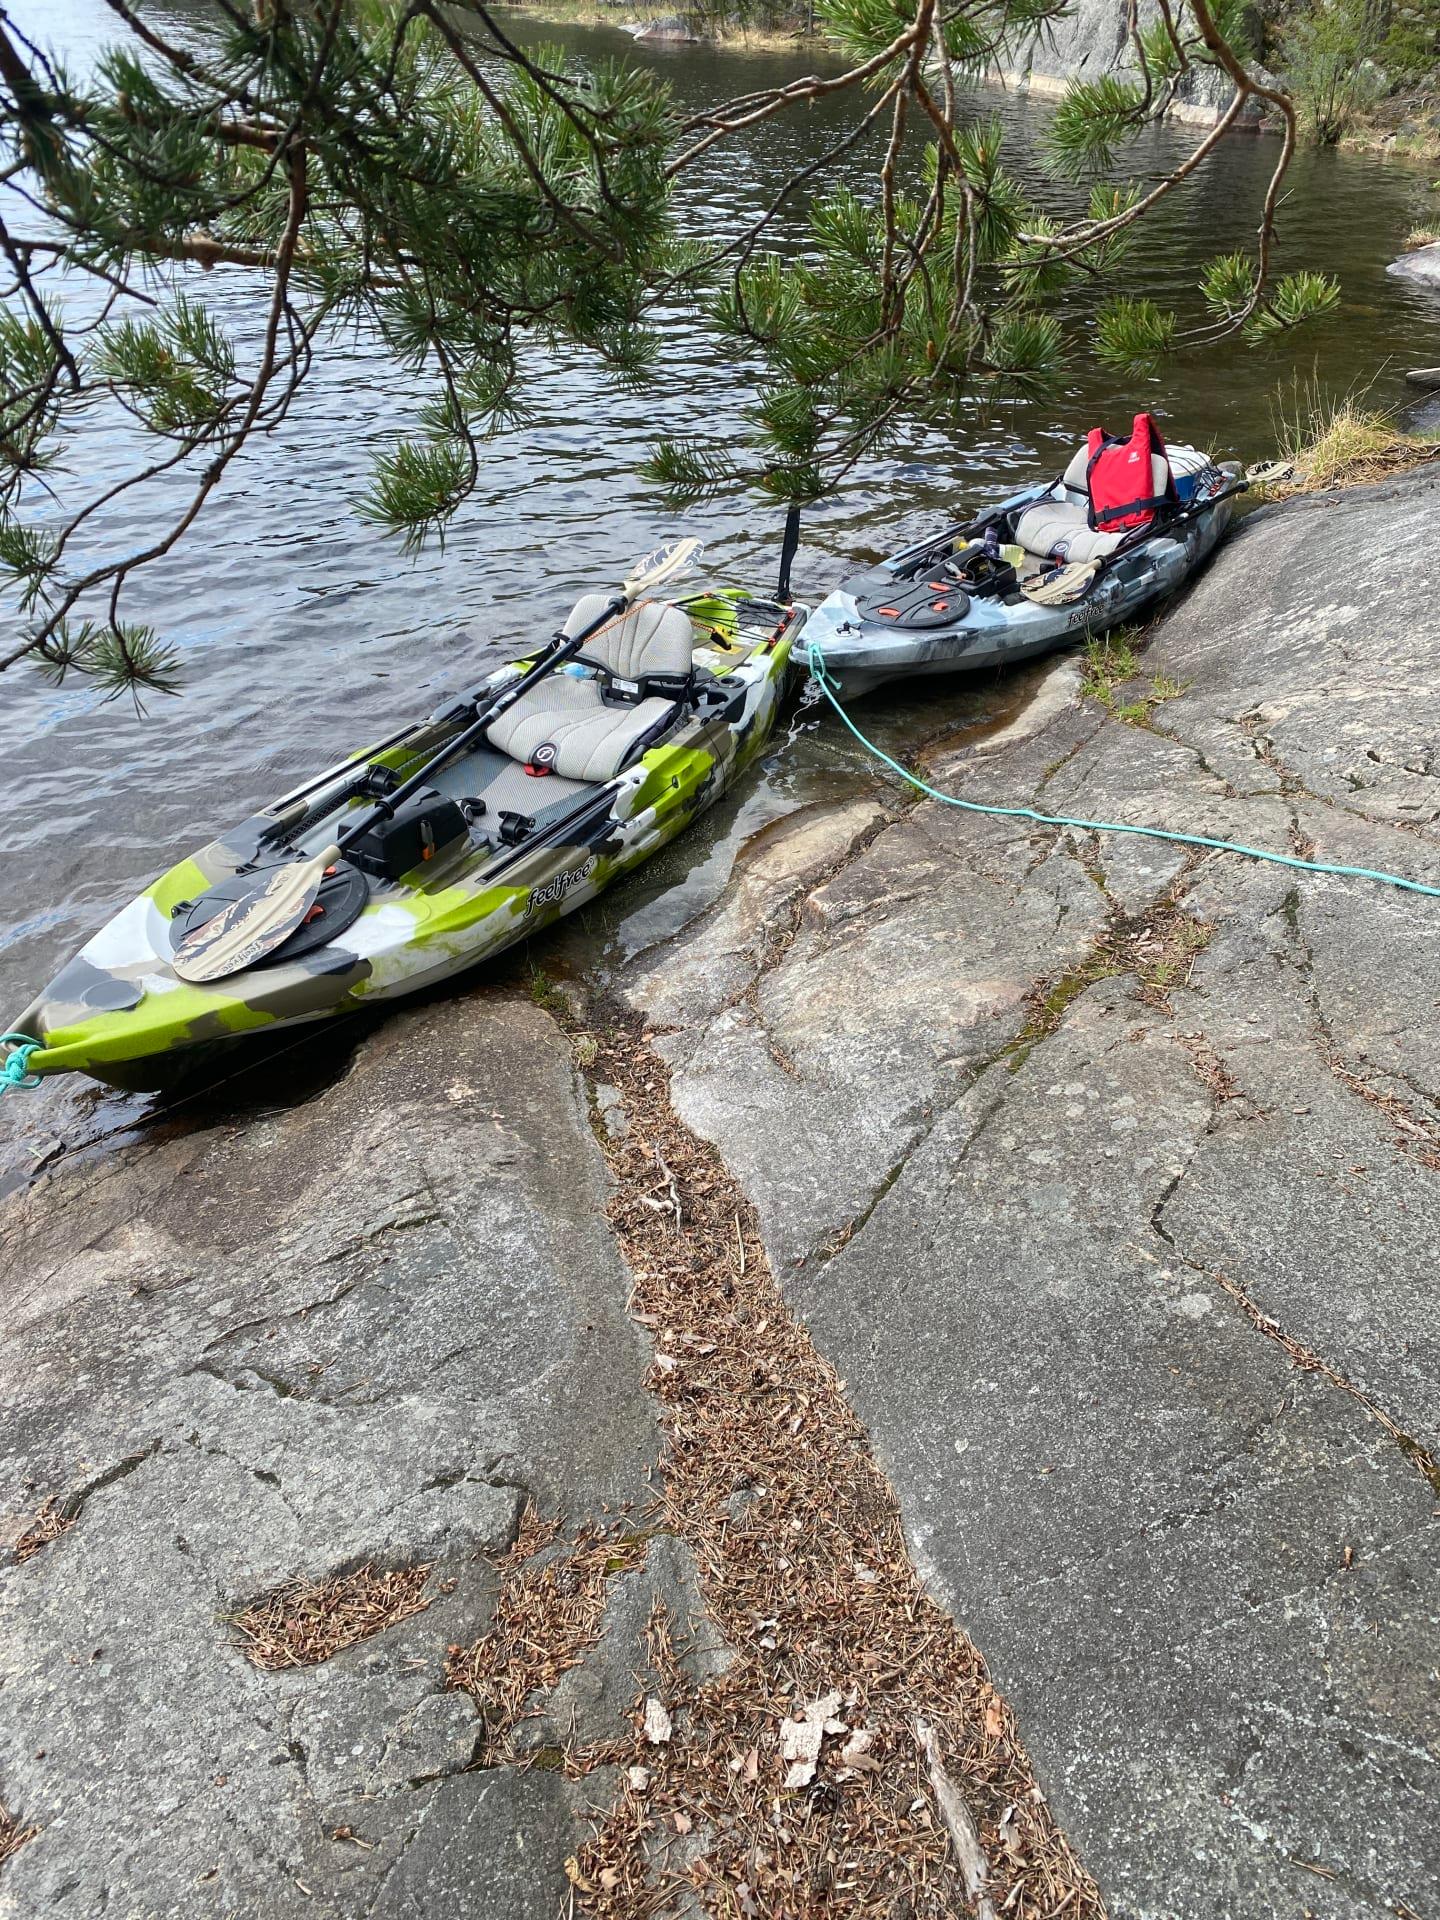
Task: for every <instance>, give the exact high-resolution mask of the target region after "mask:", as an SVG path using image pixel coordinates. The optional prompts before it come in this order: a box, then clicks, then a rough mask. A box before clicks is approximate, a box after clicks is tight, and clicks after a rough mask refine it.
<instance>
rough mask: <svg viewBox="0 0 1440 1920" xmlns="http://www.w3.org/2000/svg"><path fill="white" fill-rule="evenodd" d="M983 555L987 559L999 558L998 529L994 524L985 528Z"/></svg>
mask: <svg viewBox="0 0 1440 1920" xmlns="http://www.w3.org/2000/svg"><path fill="white" fill-rule="evenodd" d="M985 557H986V559H987V560H998V559H999V558H1000V529H999V528H998V527H996V526H989V527H986V529H985Z"/></svg>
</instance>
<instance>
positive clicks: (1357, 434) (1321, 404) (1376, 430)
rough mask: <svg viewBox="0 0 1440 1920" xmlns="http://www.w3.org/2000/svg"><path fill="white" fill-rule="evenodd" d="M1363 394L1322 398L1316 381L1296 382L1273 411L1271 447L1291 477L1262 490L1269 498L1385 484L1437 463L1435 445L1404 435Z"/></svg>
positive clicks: (1438, 449) (1439, 450) (1439, 444)
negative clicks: (1368, 483) (1286, 464)
mask: <svg viewBox="0 0 1440 1920" xmlns="http://www.w3.org/2000/svg"><path fill="white" fill-rule="evenodd" d="M1363 400H1364V395H1363V394H1359V395H1357V394H1354V393H1348V394H1346V395H1345V396H1344V397H1343V398H1342V399H1338V400H1337V399H1333V398H1331V397H1329V396H1327V395H1326V394H1325V393H1324V392H1323V390H1322V389H1321V388H1320V386H1319V385H1318V383H1317V382H1315V381H1310V382H1306V383H1303V384H1302V383H1298V382H1297V383H1296V384H1295V386H1294V387H1293V389H1292V391H1291V394H1290V395H1289V397H1288V399H1287V400H1284V401H1282V402H1281V403H1280V404H1279V405H1277V407H1276V409H1275V411H1274V425H1275V438H1276V445H1277V448H1278V450H1279V453H1280V455H1281V457H1282V458H1283V459H1285V460H1288V461H1290V462H1291V464H1292V465H1293V466H1294V468H1295V470H1296V478H1295V479H1294V480H1293V481H1290V482H1281V483H1277V484H1275V485H1272V486H1270V487H1267V488H1264V489H1263V491H1264V493H1265V494H1266V495H1267V496H1268V497H1269V498H1271V499H1285V498H1287V497H1288V496H1289V495H1291V494H1296V493H1318V492H1320V491H1321V490H1322V489H1324V488H1326V487H1353V486H1358V485H1361V484H1363V483H1364V482H1365V481H1367V480H1385V479H1388V478H1389V477H1390V476H1391V475H1392V474H1397V473H1405V472H1408V471H1409V469H1410V468H1411V467H1421V466H1424V465H1425V463H1426V462H1427V461H1429V460H1434V459H1437V458H1440V441H1435V440H1426V439H1424V438H1422V437H1421V436H1420V435H1419V434H1415V433H1405V432H1403V431H1402V430H1401V429H1400V428H1399V427H1397V426H1396V425H1395V422H1394V421H1393V420H1392V419H1390V418H1389V416H1388V415H1386V414H1384V413H1381V412H1379V411H1377V410H1376V409H1374V408H1369V407H1366V406H1365V405H1363Z"/></svg>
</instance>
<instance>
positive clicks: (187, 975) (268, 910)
mask: <svg viewBox="0 0 1440 1920" xmlns="http://www.w3.org/2000/svg"><path fill="white" fill-rule="evenodd" d="M339 857H340V849H339V848H338V847H327V848H326V849H325V851H324V853H321V854H317V855H316V856H315V857H314V859H311V860H296V861H293V862H292V863H291V864H290V865H288V866H284V867H276V868H275V869H274V871H273V872H272V873H268V874H267V875H266V876H265V878H264V879H263V880H262V881H261V882H260V883H259V884H258V885H257V886H255V887H252V888H251V890H250V892H249V893H246V894H242V895H241V896H240V898H239V899H238V900H232V901H231V903H230V905H229V906H228V907H222V908H221V909H220V911H219V913H217V914H216V915H215V917H214V919H213V920H207V921H206V922H205V924H204V926H203V927H196V929H195V931H194V932H193V933H187V934H186V936H185V938H184V939H183V940H182V941H181V942H180V944H179V946H178V947H176V949H175V952H174V955H173V957H172V958H171V961H170V964H171V966H172V967H173V968H174V970H175V972H176V973H178V974H179V976H180V978H181V979H182V980H191V981H194V982H196V983H200V982H203V981H206V980H223V979H224V978H225V976H226V975H227V974H231V973H243V972H244V970H245V969H246V967H253V966H254V965H255V964H256V962H257V961H260V960H263V959H264V958H265V956H266V954H267V953H273V952H274V951H275V949H276V948H277V947H278V946H279V945H280V943H281V942H282V941H284V940H288V939H289V938H290V936H291V934H292V933H294V932H295V930H296V929H297V927H299V926H301V925H302V924H303V923H304V920H305V916H306V915H307V914H308V913H309V911H310V909H311V908H312V907H313V906H314V904H315V896H316V894H318V893H319V891H320V884H321V882H322V881H323V880H324V878H325V869H326V868H327V867H328V866H329V865H330V864H331V862H332V861H334V860H337V859H338V858H339Z"/></svg>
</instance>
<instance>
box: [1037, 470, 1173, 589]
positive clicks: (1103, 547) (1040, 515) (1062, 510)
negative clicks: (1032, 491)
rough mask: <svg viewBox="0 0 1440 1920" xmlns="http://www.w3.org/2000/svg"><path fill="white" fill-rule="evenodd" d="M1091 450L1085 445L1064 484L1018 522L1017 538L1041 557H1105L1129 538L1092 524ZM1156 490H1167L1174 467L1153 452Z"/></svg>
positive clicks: (1040, 501) (1052, 490) (1065, 474)
mask: <svg viewBox="0 0 1440 1920" xmlns="http://www.w3.org/2000/svg"><path fill="white" fill-rule="evenodd" d="M1089 464H1090V449H1089V447H1088V446H1086V445H1085V444H1083V443H1082V444H1081V445H1080V446H1079V447H1078V448H1077V449H1076V452H1075V454H1074V456H1073V458H1072V459H1071V461H1070V464H1069V466H1068V467H1066V469H1065V472H1064V475H1063V477H1062V478H1061V480H1060V484H1059V485H1058V486H1057V487H1054V488H1052V489H1051V491H1050V493H1048V494H1047V495H1046V496H1045V498H1044V499H1043V500H1037V501H1036V503H1035V505H1034V506H1033V507H1027V508H1026V509H1025V511H1024V512H1023V513H1022V514H1020V515H1019V516H1018V517H1017V519H1016V521H1015V538H1016V539H1017V540H1018V541H1019V543H1020V545H1021V546H1022V547H1024V549H1025V551H1026V552H1027V553H1029V554H1033V555H1034V557H1035V558H1036V559H1037V560H1048V559H1049V558H1050V557H1051V555H1052V554H1058V556H1059V557H1060V558H1061V559H1062V560H1103V559H1104V558H1105V556H1106V554H1107V553H1113V552H1114V551H1115V549H1116V547H1118V546H1119V544H1120V542H1121V541H1122V540H1123V539H1124V538H1125V530H1124V529H1123V528H1122V529H1120V530H1119V531H1118V532H1115V533H1105V532H1102V531H1100V530H1099V529H1097V528H1095V527H1092V526H1091V525H1090V515H1089V507H1090V488H1089V482H1088V478H1087V469H1088V467H1089ZM1150 465H1151V471H1152V474H1153V476H1154V484H1155V491H1156V493H1157V494H1161V493H1163V492H1164V491H1165V487H1166V484H1167V482H1168V480H1169V477H1170V468H1169V465H1168V463H1167V462H1166V460H1165V459H1164V458H1163V456H1162V455H1160V454H1158V453H1157V454H1152V455H1151V459H1150Z"/></svg>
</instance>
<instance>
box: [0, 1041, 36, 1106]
mask: <svg viewBox="0 0 1440 1920" xmlns="http://www.w3.org/2000/svg"><path fill="white" fill-rule="evenodd" d="M0 1047H9V1048H10V1052H9V1053H7V1054H6V1056H5V1058H4V1059H3V1060H0V1094H6V1093H9V1092H10V1091H11V1090H12V1088H16V1087H23V1088H25V1089H26V1090H27V1091H28V1090H29V1089H30V1088H31V1087H38V1086H39V1084H40V1076H39V1074H38V1073H27V1072H26V1071H25V1069H26V1067H27V1066H28V1065H29V1062H30V1056H31V1054H32V1053H39V1051H40V1048H41V1042H40V1041H39V1040H32V1039H31V1038H30V1036H29V1034H28V1033H0Z"/></svg>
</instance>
